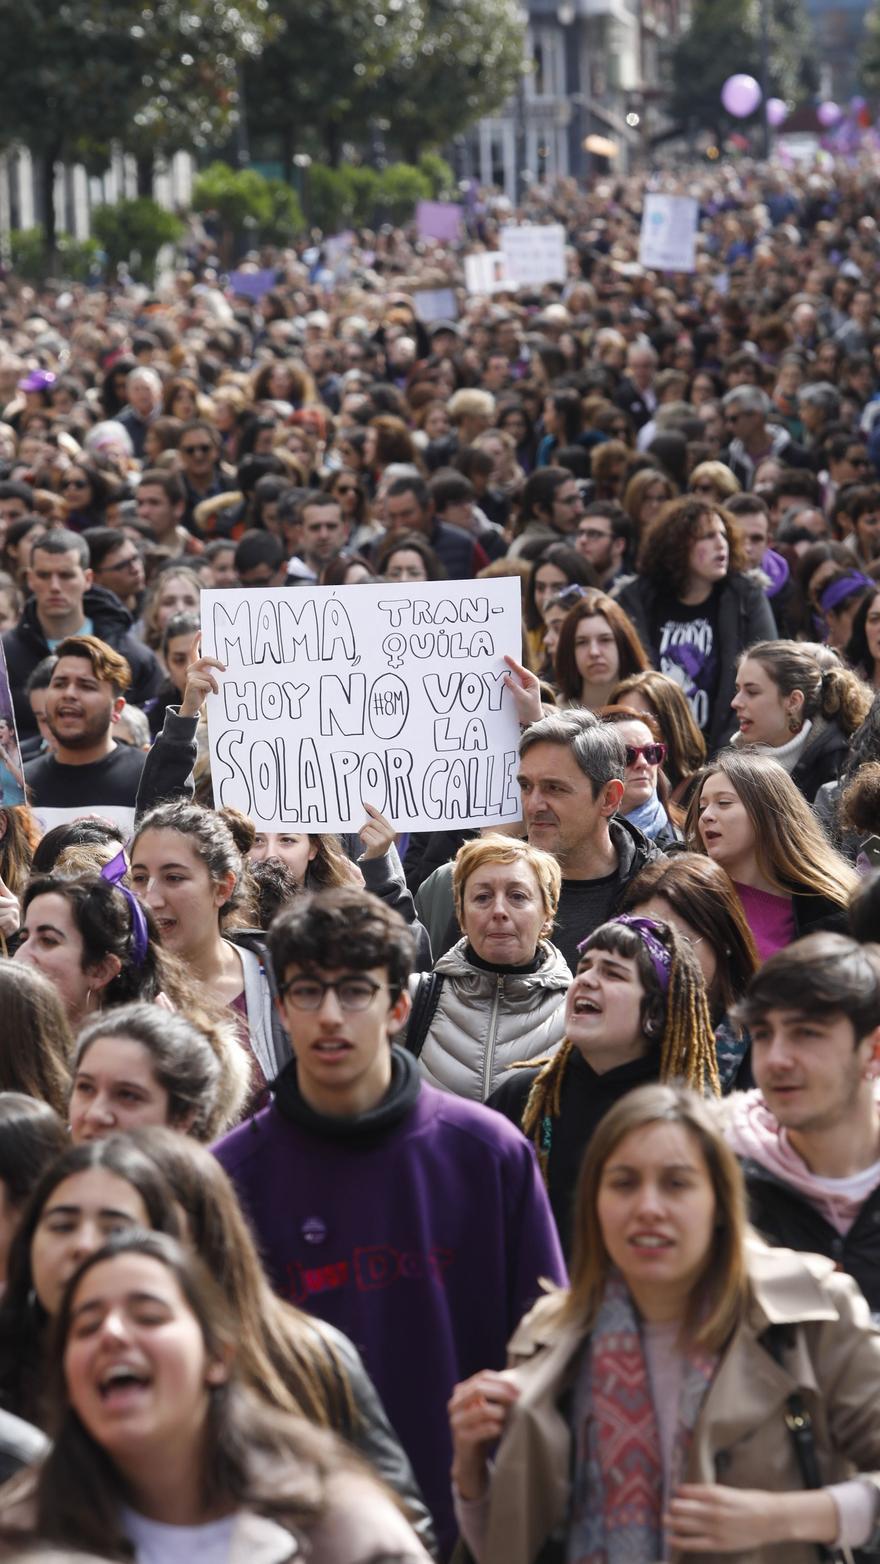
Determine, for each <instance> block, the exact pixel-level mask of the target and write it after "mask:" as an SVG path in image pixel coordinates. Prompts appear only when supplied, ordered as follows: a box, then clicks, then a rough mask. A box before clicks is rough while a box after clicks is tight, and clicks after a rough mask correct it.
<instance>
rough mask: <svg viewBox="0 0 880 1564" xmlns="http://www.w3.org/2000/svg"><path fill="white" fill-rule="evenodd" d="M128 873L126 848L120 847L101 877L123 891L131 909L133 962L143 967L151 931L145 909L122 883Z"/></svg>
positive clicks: (134, 964) (104, 868) (106, 864)
mask: <svg viewBox="0 0 880 1564" xmlns="http://www.w3.org/2000/svg"><path fill="white" fill-rule="evenodd" d="M127 873H128V861H127V859H126V856H125V848H124V847H120V849H119V852H118V853H117V854H116V857H115V858H111V859H110V862H109V863H105V865H104V867H103V869H102V870H101V879H102V880H106V881H107V883H108V884H109V885H115V886H116V889H117V890H118V891H121V892H122V894H123V896H124V897H125V899H126V901H127V902H128V905H129V908H130V909H131V964H132V966H133V967H142V966H143V964H144V962H145V961H146V959H147V951H148V950H149V948H150V931H149V929H148V928H147V920H146V918H145V917H144V909H143V907H142V906H141V904H140V902H139V901H138V899H137V897H136V896H135V894H134V891H130V890H129V888H128V886H127V885H123V884H122V877H123V875H124V874H127Z"/></svg>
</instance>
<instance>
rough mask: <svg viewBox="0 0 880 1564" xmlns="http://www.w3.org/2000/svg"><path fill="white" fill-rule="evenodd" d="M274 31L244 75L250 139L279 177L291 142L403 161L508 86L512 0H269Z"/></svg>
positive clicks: (289, 162) (514, 14)
mask: <svg viewBox="0 0 880 1564" xmlns="http://www.w3.org/2000/svg"><path fill="white" fill-rule="evenodd" d="M274 15H275V18H276V20H277V21H278V23H279V24H280V31H279V33H278V36H277V37H276V38H275V40H274V41H273V42H272V43H271V44H270V45H268V46H267V48H266V49H265V50H264V51H263V53H262V54H261V55H260V56H259V58H257V59H253V60H251V61H249V62H248V64H247V65H246V67H245V72H244V79H245V87H246V97H247V116H248V125H249V128H250V131H251V135H252V137H253V139H254V142H255V143H259V144H260V145H261V147H263V148H264V149H265V150H266V151H267V152H268V150H269V148H270V147H274V149H275V155H276V156H277V157H279V158H280V161H281V164H282V169H283V171H284V174H285V177H287V178H290V177H291V174H292V169H293V158H294V155H295V153H296V152H297V151H305V152H309V153H311V155H312V156H313V157H320V156H321V155H322V154H323V155H324V156H326V158H327V159H328V160H329V162H330V163H332V164H334V165H336V164H338V163H339V162H340V160H341V158H342V153H343V147H344V146H345V145H346V144H350V143H353V144H354V145H355V146H358V147H361V148H364V149H368V148H369V147H370V146H371V145H374V146H375V144H376V143H377V142H378V141H381V142H382V143H383V144H384V146H385V147H387V148H388V149H393V150H394V151H398V152H400V153H401V154H402V155H403V156H404V157H405V158H406V159H407V161H409V162H412V163H415V162H417V161H418V158H419V154H420V153H421V152H422V151H426V150H428V149H430V148H432V147H436V146H439V145H442V144H443V143H444V142H447V141H448V140H449V139H450V138H451V137H452V136H454V135H457V134H458V133H459V132H460V131H461V130H463V129H465V128H466V126H468V125H470V124H472V123H473V122H474V121H475V120H476V119H478V118H479V117H480V116H481V115H483V114H489V113H491V112H492V111H493V110H494V109H497V108H499V107H500V106H501V104H502V103H504V101H505V100H506V99H507V98H508V97H509V96H510V94H511V92H512V91H513V90H514V87H515V85H516V82H517V79H518V76H519V73H520V71H521V66H522V58H523V24H522V20H521V15H520V11H519V7H518V5H517V3H516V0H358V3H357V4H356V5H353V4H352V3H351V0H276V4H275V6H274Z"/></svg>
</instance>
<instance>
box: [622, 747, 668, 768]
mask: <svg viewBox="0 0 880 1564" xmlns="http://www.w3.org/2000/svg"><path fill="white" fill-rule="evenodd" d="M640 755H644V757H645V760H646V761H647V763H648V765H649V766H660V765H662V764H663V762H664V760H665V759H666V745H665V744H627V746H626V763H627V765H628V766H634V765H635V763H636V761H637V760H638V758H639V756H640Z"/></svg>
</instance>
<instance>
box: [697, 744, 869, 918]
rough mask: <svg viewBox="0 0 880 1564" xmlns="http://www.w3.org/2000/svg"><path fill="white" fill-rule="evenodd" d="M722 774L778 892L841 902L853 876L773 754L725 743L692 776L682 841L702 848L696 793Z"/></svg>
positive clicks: (850, 889) (850, 888)
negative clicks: (691, 789) (718, 753)
mask: <svg viewBox="0 0 880 1564" xmlns="http://www.w3.org/2000/svg"><path fill="white" fill-rule="evenodd" d="M714 776H724V777H727V780H728V781H729V783H730V785H731V787H732V788H733V790H734V792H735V793H736V795H737V797H738V798H739V800H740V802H741V803H742V805H743V808H744V809H745V811H746V814H747V815H748V817H749V820H750V822H751V825H752V830H753V831H754V835H755V862H756V864H757V866H758V869H759V871H760V873H761V874H762V875H763V877H764V879H765V880H768V881H769V883H770V884H771V885H773V886H775V887H776V889H777V890H778V891H779V892H780V893H781V894H782V895H787V896H792V895H807V896H824V897H826V898H827V899H828V901H831V902H834V903H836V905H837V906H838V907H846V906H847V905H848V903H849V899H850V896H851V895H852V893H853V891H854V890H855V889H856V887H857V885H858V883H859V878H858V875H857V874H856V872H855V870H854V869H853V868H852V867H851V866H850V864H848V863H847V861H846V859H845V858H842V857H841V856H840V853H836V852H835V851H834V848H833V847H832V846H831V845H830V843H829V842H828V839H827V837H826V836H825V833H824V831H823V830H822V827H821V826H820V824H819V822H818V820H817V819H816V816H815V815H814V814H813V811H812V809H811V808H810V806H809V804H808V803H807V801H806V799H805V798H804V796H803V794H802V793H801V791H800V789H799V788H798V787H797V786H796V785H795V783H794V782H792V780H791V777H790V776H789V774H788V772H787V771H786V770H785V769H784V767H783V766H780V764H779V762H778V760H771V759H770V757H769V756H767V755H760V754H758V753H757V751H755V750H749V749H725V750H722V751H721V754H720V755H718V756H717V758H716V759H715V760H713V761H712V762H711V764H710V765H708V766H706V767H705V768H704V769H703V770H702V771H701V772H700V775H699V777H698V778H697V781H696V785H695V787H694V790H693V793H692V794H691V801H690V804H689V805H688V813H687V824H686V827H685V831H686V835H687V841H688V846H689V847H690V848H691V849H692V851H693V852H696V853H705V848H704V847H703V842H702V838H701V836H700V832H699V819H700V799H701V796H702V792H703V787H704V786H705V783H706V781H707V780H708V778H709V777H714Z"/></svg>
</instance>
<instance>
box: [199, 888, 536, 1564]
mask: <svg viewBox="0 0 880 1564" xmlns="http://www.w3.org/2000/svg"><path fill="white" fill-rule="evenodd" d="M268 946H269V953H270V956H271V960H272V966H273V969H274V972H275V977H276V980H277V984H278V993H279V1000H278V1004H279V1008H280V1011H281V1015H282V1017H283V1020H284V1024H285V1026H286V1028H287V1031H288V1033H289V1034H290V1039H291V1042H292V1044H293V1052H294V1058H293V1060H292V1061H291V1063H290V1064H289V1065H288V1066H287V1067H286V1068H285V1070H284V1071H283V1072H282V1074H281V1075H280V1076H279V1078H278V1081H277V1082H276V1087H275V1099H274V1101H273V1103H272V1105H271V1106H270V1107H268V1108H266V1109H264V1110H263V1112H262V1113H259V1114H257V1116H256V1117H255V1118H254V1119H252V1120H250V1121H249V1122H248V1123H247V1124H243V1125H242V1126H241V1127H240V1128H239V1129H237V1130H234V1131H233V1132H232V1134H231V1135H228V1136H226V1138H225V1139H224V1140H222V1141H221V1142H220V1144H219V1146H218V1147H217V1148H216V1154H217V1156H218V1157H219V1159H220V1161H221V1163H222V1164H223V1166H224V1167H225V1169H226V1171H227V1173H228V1174H229V1175H230V1177H231V1178H232V1179H233V1180H234V1182H235V1184H236V1187H237V1189H238V1193H239V1195H240V1196H241V1200H242V1203H243V1205H244V1207H245V1209H246V1210H247V1212H248V1214H249V1216H250V1218H251V1221H252V1224H253V1226H254V1229H255V1231H256V1235H257V1239H258V1242H259V1246H260V1251H261V1253H262V1255H263V1259H264V1261H265V1264H266V1267H267V1270H268V1273H269V1275H270V1277H271V1279H272V1282H273V1285H274V1286H275V1288H276V1290H277V1291H278V1292H279V1293H280V1294H281V1296H282V1297H284V1298H288V1299H290V1300H291V1302H293V1303H296V1304H298V1305H300V1307H302V1308H305V1309H309V1310H311V1311H312V1313H314V1314H317V1315H319V1316H320V1317H321V1318H322V1319H324V1320H328V1321H329V1322H330V1323H331V1324H333V1325H336V1326H338V1327H339V1328H340V1329H341V1330H343V1331H345V1332H346V1334H347V1335H349V1336H350V1337H351V1338H352V1340H353V1341H354V1342H355V1343H356V1345H357V1346H358V1348H359V1349H360V1351H361V1352H362V1354H363V1356H364V1360H365V1362H366V1365H367V1368H368V1369H369V1372H370V1374H371V1375H372V1377H373V1380H374V1381H375V1384H376V1386H377V1388H378V1390H379V1393H380V1395H381V1396H382V1399H383V1401H384V1403H385V1406H386V1408H387V1410H388V1414H389V1417H390V1418H391V1421H392V1423H393V1424H394V1427H395V1429H396V1430H397V1433H398V1435H399V1436H400V1439H401V1442H402V1443H403V1445H404V1447H405V1449H406V1451H407V1453H408V1455H409V1457H410V1459H411V1461H412V1463H413V1466H414V1467H415V1470H416V1475H417V1477H418V1478H419V1481H420V1483H421V1485H422V1488H423V1491H424V1494H425V1497H426V1499H427V1502H428V1504H429V1506H430V1508H431V1509H432V1511H433V1513H434V1517H435V1520H436V1523H437V1531H438V1535H439V1537H440V1542H441V1549H442V1551H444V1552H448V1551H449V1548H450V1546H451V1543H452V1541H453V1539H454V1536H455V1523H454V1521H453V1518H452V1505H451V1498H450V1492H449V1468H450V1462H451V1457H452V1450H451V1445H450V1442H449V1432H448V1422H447V1416H446V1403H447V1401H448V1399H449V1396H450V1394H451V1392H452V1387H453V1385H455V1384H456V1383H457V1382H458V1381H459V1380H461V1379H463V1378H466V1377H467V1376H468V1375H469V1374H473V1373H475V1372H476V1371H477V1370H478V1369H479V1368H481V1367H486V1366H487V1365H488V1366H490V1367H493V1368H501V1367H503V1365H504V1361H505V1348H506V1344H507V1341H508V1338H509V1337H510V1335H511V1333H512V1331H513V1330H514V1328H515V1326H516V1325H517V1323H518V1321H519V1319H520V1317H521V1316H522V1315H523V1313H524V1312H525V1311H526V1309H528V1308H529V1307H530V1305H531V1304H532V1303H533V1302H534V1300H535V1299H536V1298H537V1296H538V1294H539V1290H540V1282H541V1280H542V1278H545V1277H546V1278H548V1279H549V1280H550V1281H552V1282H560V1283H562V1282H564V1280H565V1268H564V1264H563V1260H562V1255H561V1252H560V1248H559V1242H558V1239H557V1237H556V1229H555V1226H554V1223H553V1218H552V1215H551V1213H550V1207H549V1203H548V1201H547V1196H546V1194H545V1192H544V1186H543V1184H542V1183H541V1179H540V1176H539V1173H538V1168H537V1163H536V1161H535V1158H534V1154H533V1152H532V1148H531V1146H530V1145H529V1144H528V1143H527V1142H526V1140H525V1139H524V1138H523V1136H522V1135H521V1134H520V1133H519V1131H518V1130H516V1129H515V1128H514V1127H513V1126H512V1125H511V1124H509V1123H508V1122H507V1121H506V1120H505V1119H504V1118H503V1117H502V1116H501V1114H496V1113H493V1112H492V1111H491V1110H490V1109H488V1108H483V1107H481V1106H478V1105H477V1104H476V1103H471V1102H465V1101H463V1100H462V1099H461V1098H458V1097H453V1096H450V1095H448V1094H447V1093H445V1092H440V1091H437V1090H435V1089H434V1088H433V1087H431V1086H428V1085H426V1084H425V1083H424V1082H423V1081H422V1080H421V1078H420V1075H419V1070H418V1066H417V1064H416V1062H415V1061H414V1060H413V1058H412V1056H411V1055H410V1054H408V1053H406V1052H405V1051H404V1049H402V1048H399V1047H394V1046H392V1043H391V1038H392V1037H393V1036H394V1034H395V1033H396V1032H398V1031H399V1029H400V1027H401V1026H402V1025H403V1023H404V1021H405V1020H406V1017H407V1014H408V1011H409V998H408V995H407V989H406V980H407V977H408V975H409V971H410V966H411V963H412V954H413V942H412V935H411V933H410V931H409V929H408V928H407V927H406V925H405V924H404V923H403V920H402V919H401V918H400V916H399V915H398V914H397V913H396V912H394V911H393V910H392V909H391V908H389V907H388V906H387V905H386V904H385V903H384V902H382V901H379V899H378V898H377V897H375V896H371V895H369V893H367V892H365V891H362V890H359V889H356V888H346V889H341V890H335V891H323V892H320V893H318V894H316V895H313V896H302V897H298V898H297V899H296V901H295V902H294V903H292V905H291V906H290V907H289V908H287V909H286V910H285V911H284V912H283V913H282V914H281V915H280V916H279V917H278V918H277V919H276V920H275V922H274V923H273V925H272V928H271V929H270V931H269V935H268Z"/></svg>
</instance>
